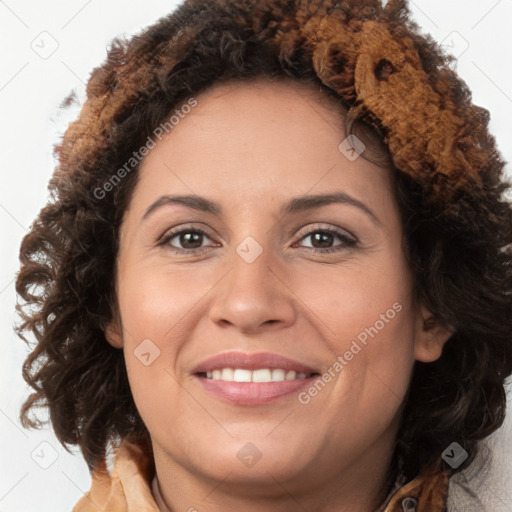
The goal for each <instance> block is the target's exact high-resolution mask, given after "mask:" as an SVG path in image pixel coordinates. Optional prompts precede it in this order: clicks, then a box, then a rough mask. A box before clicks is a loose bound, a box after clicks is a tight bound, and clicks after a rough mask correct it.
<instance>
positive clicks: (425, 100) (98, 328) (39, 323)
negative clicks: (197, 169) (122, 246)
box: [16, 0, 512, 478]
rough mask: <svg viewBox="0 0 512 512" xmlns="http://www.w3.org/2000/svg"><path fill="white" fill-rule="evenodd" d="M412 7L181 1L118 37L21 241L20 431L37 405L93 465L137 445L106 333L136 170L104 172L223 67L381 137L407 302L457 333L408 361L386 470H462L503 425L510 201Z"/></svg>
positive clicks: (509, 356)
mask: <svg viewBox="0 0 512 512" xmlns="http://www.w3.org/2000/svg"><path fill="white" fill-rule="evenodd" d="M408 17H409V11H408V9H407V6H406V4H405V2H403V1H401V0H390V1H388V2H387V4H386V5H385V7H383V6H382V4H381V2H380V1H379V0H343V1H334V0H323V1H322V0H311V1H299V0H296V1H293V0H274V1H271V0H242V1H238V2H229V1H227V0H189V1H187V2H185V3H184V4H182V5H180V6H179V8H177V9H176V10H175V11H174V12H173V13H172V14H171V15H169V16H168V17H165V18H162V19H161V20H159V21H158V22H157V23H156V24H155V25H153V26H151V27H150V28H148V29H146V30H145V31H143V32H142V33H140V34H139V35H137V36H135V37H133V38H131V40H122V39H115V40H114V41H113V43H112V45H111V47H110V49H109V51H108V56H107V59H106V61H105V63H104V64H103V65H101V66H99V67H97V68H96V69H95V70H94V71H93V73H92V75H91V77H90V79H89V82H88V85H87V101H86V102H85V104H84V106H83V108H82V111H81V114H80V117H79V118H78V120H77V121H75V122H74V123H72V124H71V125H70V126H69V128H68V130H67V131H66V133H65V136H64V138H63V141H62V143H61V144H60V145H58V146H57V147H56V153H57V155H58V159H59V163H58V166H57V168H56V169H55V172H54V174H53V177H52V179H51V181H50V184H49V190H50V193H51V197H50V200H49V201H48V204H47V205H46V206H45V207H44V208H43V209H42V210H41V212H40V214H39V216H38V217H37V219H36V220H35V222H34V224H33V225H32V227H31V229H30V231H29V233H28V234H27V235H26V236H25V238H24V240H23V242H22V245H21V250H20V260H21V269H20V272H19V275H18V278H17V283H16V289H17V292H18V294H19V295H20V296H21V298H22V299H23V300H22V303H21V304H20V305H19V306H18V311H19V315H20V319H21V322H20V325H19V327H18V333H19V335H20V336H21V337H22V338H23V339H26V338H25V334H24V333H31V334H32V335H33V336H34V337H35V340H36V343H35V345H34V346H33V349H32V351H31V353H30V354H29V356H28V357H27V359H26V361H25V363H24V366H23V376H24V378H25V380H26V381H27V382H28V383H29V384H30V386H31V387H32V388H33V389H34V392H33V393H32V394H31V395H30V397H29V398H28V399H27V401H26V402H25V403H24V405H23V407H22V411H21V417H22V422H23V424H24V425H25V426H36V425H37V423H36V422H35V421H34V420H33V419H31V418H30V417H29V412H30V411H31V410H32V409H33V408H34V407H36V406H45V407H48V409H49V412H50V418H51V423H52V426H53V428H54V430H55V433H56V435H57V437H58V439H59V440H60V441H61V442H62V443H63V445H64V446H66V445H78V446H79V447H80V448H81V450H82V453H83V455H84V457H85V459H86V461H87V463H88V464H89V466H90V467H91V468H92V467H95V466H97V465H98V464H99V461H100V459H101V458H102V456H103V455H104V453H105V450H106V448H107V446H108V443H109V442H110V441H111V440H112V439H115V438H124V437H126V436H134V437H137V438H139V439H140V441H141V442H143V441H144V442H147V441H148V432H147V430H146V427H145V426H144V424H143V422H142V420H141V418H140V416H139V414H138V412H137V409H136V407H135V404H134V401H133V398H132V395H131V392H130V387H129V383H128V379H127V375H126V368H125V363H124V358H123V353H122V351H121V350H118V349H115V348H113V347H112V346H111V345H110V344H108V343H107V342H106V340H105V335H104V332H103V328H104V326H105V325H106V323H107V322H108V320H109V319H110V318H111V317H112V315H113V314H114V312H115V308H116V296H115V282H114V279H115V261H116V255H117V250H118V234H119V226H120V222H121V219H122V216H123V213H124V211H125V208H126V206H127V204H128V201H129V199H130V196H131V193H132V191H133V188H134V186H135V184H136V180H137V165H134V166H133V170H130V169H128V170H127V168H126V167H125V170H126V172H125V173H121V174H122V175H123V176H122V179H119V180H118V181H116V183H112V182H111V178H112V176H113V175H114V174H115V172H116V170H118V169H121V168H123V166H124V165H125V164H126V162H127V161H129V159H130V158H131V157H132V156H133V152H134V151H135V150H136V149H137V148H140V147H142V146H143V145H144V143H145V142H146V141H147V140H148V137H150V136H151V134H152V133H154V130H155V129H156V128H157V127H158V126H159V125H160V124H161V123H163V122H165V121H166V120H167V119H168V117H169V113H170V112H172V111H173V110H175V109H177V108H178V107H179V106H180V105H182V104H184V102H185V101H186V100H187V99H188V98H190V97H191V96H192V95H196V94H198V93H199V92H201V91H203V90H205V89H206V88H207V87H209V86H211V85H212V84H214V83H218V82H221V81H224V80H229V79H235V80H238V81H249V80H252V79H254V78H256V77H258V76H265V77H267V78H268V79H271V80H275V79H279V78H283V77H287V78H291V79H292V80H297V81H301V82H307V83H310V84H311V85H312V86H315V87H317V88H321V89H322V90H323V91H325V92H326V94H329V95H331V96H333V97H335V98H336V99H337V101H338V102H339V103H340V105H341V106H343V107H344V108H345V109H346V110H347V111H348V117H347V121H348V126H349V128H350V127H352V126H353V122H354V121H355V120H357V119H359V120H361V121H362V122H365V123H367V125H368V126H372V127H373V128H374V129H375V130H376V131H378V132H379V133H380V134H381V138H382V141H383V143H384V144H385V145H386V146H387V148H389V153H390V155H391V159H392V162H393V165H394V167H395V177H396V184H397V188H398V191H399V195H398V197H399V204H400V208H401V212H402V220H403V226H404V230H405V233H406V237H407V242H408V258H409V261H410V265H411V268H412V270H413V273H414V277H415V290H414V291H415V296H416V297H417V299H418V300H421V301H423V302H424V303H425V305H426V306H427V307H428V308H429V309H430V310H431V311H432V312H433V313H434V314H435V315H436V316H437V317H438V319H439V320H440V321H441V322H442V323H443V324H444V325H446V326H449V327H450V328H452V329H453V330H454V334H453V335H452V336H451V338H450V339H449V341H448V342H447V344H446V345H445V348H444V350H443V353H442V356H441V357H440V359H439V360H438V361H436V362H433V363H430V364H425V363H421V362H416V363H415V367H414V372H413V377H412V381H411V383H410V390H409V393H408V396H407V399H406V402H405V403H404V414H403V420H402V424H401V428H400V430H399V433H398V438H397V443H396V449H395V457H394V462H393V464H394V466H397V465H398V463H399V462H400V464H401V466H402V468H401V470H402V471H403V473H404V475H405V476H406V477H407V478H412V477H414V476H415V475H416V474H417V473H418V471H420V470H421V469H422V468H424V467H425V466H427V465H428V464H430V463H432V462H433V461H434V460H437V459H439V457H440V454H441V452H442V451H443V450H444V449H445V448H446V447H447V446H449V445H450V444H451V443H452V442H453V441H457V442H458V443H459V444H460V445H462V446H463V447H464V448H465V449H466V450H467V451H468V452H469V454H470V457H469V458H468V460H467V461H466V463H465V464H464V465H462V466H460V467H459V468H458V470H460V469H463V468H464V467H466V466H467V465H468V464H469V463H470V462H471V461H472V460H473V458H474V455H475V451H476V449H477V443H478V441H479V440H481V439H483V438H484V437H486V436H488V435H489V434H491V433H492V432H493V431H495V430H496V429H497V428H498V427H499V426H500V425H501V424H502V422H503V420H504V415H505V403H506V395H505V390H504V380H505V379H506V377H507V376H509V375H510V374H511V373H512V256H511V250H510V247H511V246H510V244H511V243H512V208H511V206H510V204H509V203H508V202H507V201H506V200H505V198H504V192H505V191H506V190H507V189H508V184H507V183H506V182H505V180H504V177H503V167H504V163H503V161H502V159H501V156H500V155H499V153H498V151H497V149H496V146H495V141H494V139H493V137H492V136H491V135H490V134H489V133H488V131H487V123H488V113H487V111H485V110H484V109H482V108H479V107H477V106H475V105H473V104H472V102H471V95H470V92H469V90H468V88H467V86H466V85H465V83H464V82H463V81H462V80H461V79H459V78H458V77H457V76H456V74H455V73H454V72H453V71H452V70H451V69H450V66H449V64H450V58H449V57H447V56H446V55H444V54H443V52H442V51H441V49H440V48H439V47H438V46H437V45H436V43H435V42H434V41H433V40H432V39H431V38H430V37H426V36H422V35H420V34H419V30H418V27H417V26H416V25H415V24H414V23H413V22H411V21H410V20H409V18H408ZM404 97H406V98H407V101H403V98H404ZM117 177H119V173H118V175H117ZM107 182H109V183H111V185H112V186H111V187H108V190H107V188H105V183H107ZM98 190H100V191H103V192H101V193H99V192H98Z"/></svg>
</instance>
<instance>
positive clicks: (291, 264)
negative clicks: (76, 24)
mask: <svg viewBox="0 0 512 512" xmlns="http://www.w3.org/2000/svg"><path fill="white" fill-rule="evenodd" d="M407 16H408V11H407V7H406V6H405V5H404V4H403V2H399V1H393V0H392V1H390V2H388V3H387V4H386V5H385V7H384V6H382V5H381V4H380V2H378V1H376V0H367V1H364V2H360V1H357V2H356V1H346V2H333V1H318V2H295V3H293V2H285V1H273V2H270V1H269V2H256V1H255V0H246V1H243V2H236V3H235V2H225V1H222V0H216V1H211V0H209V1H205V0H203V1H198V0H194V1H188V2H185V3H184V4H183V5H181V6H180V8H179V9H177V10H176V11H175V12H174V13H173V14H171V15H170V16H169V17H167V18H164V19H162V20H160V21H159V22H158V23H157V24H155V25H154V26H153V27H150V28H149V29H147V30H146V31H145V32H144V33H142V34H140V35H139V36H136V37H134V38H133V39H132V40H130V41H127V42H122V41H119V40H118V41H116V42H115V43H114V44H113V45H112V48H111V49H110V51H109V55H108V58H107V61H106V62H105V63H104V65H102V66H100V67H98V68H97V69H96V70H95V71H94V72H93V74H92V76H91V78H90V80H89V83H88V87H87V94H88V99H87V101H86V103H85V105H84V107H83V109H82V113H81V115H80V118H79V119H78V120H77V121H76V122H75V123H73V124H71V125H70V127H69V129H68V130H67V132H66V134H65V136H64V140H63V142H62V144H61V145H60V146H59V148H58V156H59V166H58V168H57V169H56V171H55V173H54V176H53V178H52V180H51V183H50V188H51V190H52V192H53V199H52V200H51V201H50V202H49V204H48V205H46V206H45V207H44V208H43V210H42V211H41V213H40V215H39V217H38V219H37V220H36V222H35V223H34V225H33V227H32V229H31V231H30V233H29V234H28V235H27V236H26V237H25V239H24V241H23V244H22V247H21V261H22V267H21V270H20V273H19V276H18V280H17V291H18V293H19V294H20V296H21V297H22V299H23V300H24V301H25V308H23V307H22V306H21V307H20V314H21V315H22V319H23V322H22V324H21V325H20V327H19V332H20V335H21V336H23V335H24V334H23V333H24V332H25V331H26V332H31V333H33V334H34V335H35V337H36V338H37V341H38V343H37V345H36V346H35V348H34V350H33V351H32V353H31V354H30V355H29V357H28V358H27V361H26V362H25V365H24V370H23V371H24V377H25V379H26V380H27V382H28V383H29V384H30V385H31V386H32V387H33V388H34V393H33V395H31V397H29V399H28V400H27V402H26V403H25V404H24V407H23V410H22V419H23V421H24V424H25V425H26V426H30V425H33V424H34V423H33V422H32V420H31V419H30V417H29V412H30V411H31V409H32V408H33V407H34V406H36V405H37V404H38V403H45V404H47V406H48V407H49V411H50V414H51V419H52V425H53V428H54V429H55V432H56V435H57V436H58V438H59V439H60V441H61V442H62V443H63V444H64V445H78V446H79V447H80V449H81V450H82V453H83V455H84V457H85V459H86V461H87V463H88V465H89V467H90V469H91V471H92V477H93V482H92V486H91V491H90V492H89V493H88V494H87V495H86V496H84V497H83V498H82V499H80V501H79V502H78V503H77V505H76V507H75V509H74V510H75V511H77V512H82V511H88V510H98V509H99V510H105V511H107V510H108V511H118V510H119V511H121V510H148V511H149V510H151V511H156V510H160V511H177V510H189V511H193V510H199V511H200V510H208V511H217V510H224V511H225V510H240V509H242V510H247V511H263V510H265V511H274V510H276V511H277V510H279V511H296V510H308V511H309V510H322V511H330V510H333V511H334V510H336V511H349V510H350V511H375V510H378V511H386V512H390V511H403V510H416V511H428V512H436V511H444V510H446V502H447V491H448V484H449V481H450V478H451V476H453V475H455V474H456V473H457V472H459V471H461V470H462V469H464V468H466V467H468V466H469V464H470V463H471V462H472V461H473V460H474V458H475V456H476V454H477V452H478V448H479V441H480V440H482V439H484V438H485V437H487V436H488V435H489V434H491V433H492V432H494V431H495V430H496V429H497V428H498V427H499V426H500V425H501V424H502V422H503V419H504V415H505V390H504V386H503V382H504V380H505V379H506V378H507V377H508V376H509V375H510V374H511V373H512V341H511V340H512V321H511V318H512V271H511V268H512V267H511V251H510V244H511V242H512V209H511V206H510V204H509V203H508V202H507V201H506V200H505V198H504V192H506V191H507V187H508V184H507V183H506V182H505V180H504V177H503V166H504V163H503V161H502V159H501V157H500V155H499V154H498V152H497V150H496V147H495V143H494V139H493V138H492V136H491V135H490V134H489V133H488V131H487V122H488V114H487V112H486V111H485V110H483V109H481V108H479V107H476V106H474V105H473V104H472V103H471V100H470V93H469V91H468V89H467V88H466V86H465V84H464V83H463V82H462V81H461V80H460V79H459V78H457V76H456V75H455V74H454V72H453V71H452V70H451V69H450V68H449V67H448V64H449V59H448V58H447V57H445V56H444V55H443V54H442V53H441V52H440V51H439V49H438V48H437V46H436V45H435V44H434V43H433V42H432V41H431V40H430V39H428V38H425V37H423V36H421V35H419V33H418V29H417V27H416V26H415V25H414V24H413V23H412V22H410V21H409V20H408V17H407ZM189 244H191V245H189ZM324 244H325V245H324ZM109 455H112V456H113V458H114V464H113V467H110V468H108V466H109V459H108V456H109Z"/></svg>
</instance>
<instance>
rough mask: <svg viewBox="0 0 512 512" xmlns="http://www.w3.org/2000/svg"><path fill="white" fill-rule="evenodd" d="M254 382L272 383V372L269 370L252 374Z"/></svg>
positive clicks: (255, 371)
mask: <svg viewBox="0 0 512 512" xmlns="http://www.w3.org/2000/svg"><path fill="white" fill-rule="evenodd" d="M252 381H253V382H272V372H271V371H270V370H268V369H267V368H265V369H262V370H254V371H253V372H252Z"/></svg>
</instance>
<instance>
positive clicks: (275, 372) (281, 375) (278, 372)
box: [272, 369, 284, 382]
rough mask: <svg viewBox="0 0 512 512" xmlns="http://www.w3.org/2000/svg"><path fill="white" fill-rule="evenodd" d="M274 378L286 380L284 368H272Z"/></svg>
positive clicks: (278, 380)
mask: <svg viewBox="0 0 512 512" xmlns="http://www.w3.org/2000/svg"><path fill="white" fill-rule="evenodd" d="M272 380H273V381H274V382H280V381H283V380H284V370H279V369H275V370H272Z"/></svg>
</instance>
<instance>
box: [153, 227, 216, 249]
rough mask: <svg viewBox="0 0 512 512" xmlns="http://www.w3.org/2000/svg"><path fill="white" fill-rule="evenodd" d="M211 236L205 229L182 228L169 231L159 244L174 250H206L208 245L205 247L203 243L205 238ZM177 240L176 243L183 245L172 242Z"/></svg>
mask: <svg viewBox="0 0 512 512" xmlns="http://www.w3.org/2000/svg"><path fill="white" fill-rule="evenodd" d="M205 237H206V238H210V237H209V236H208V234H207V233H206V231H203V230H202V229H199V228H183V227H182V228H180V229H176V230H172V231H168V232H167V233H166V234H165V235H164V237H163V238H162V239H161V241H160V242H159V243H158V245H163V246H166V247H167V248H169V249H170V250H172V251H174V252H180V253H183V252H193V253H198V252H204V251H205V250H207V249H208V247H203V246H202V243H203V241H204V238H205ZM175 239H176V241H175V242H174V244H176V243H178V244H180V245H181V247H175V246H174V245H173V243H172V241H173V240H175Z"/></svg>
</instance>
